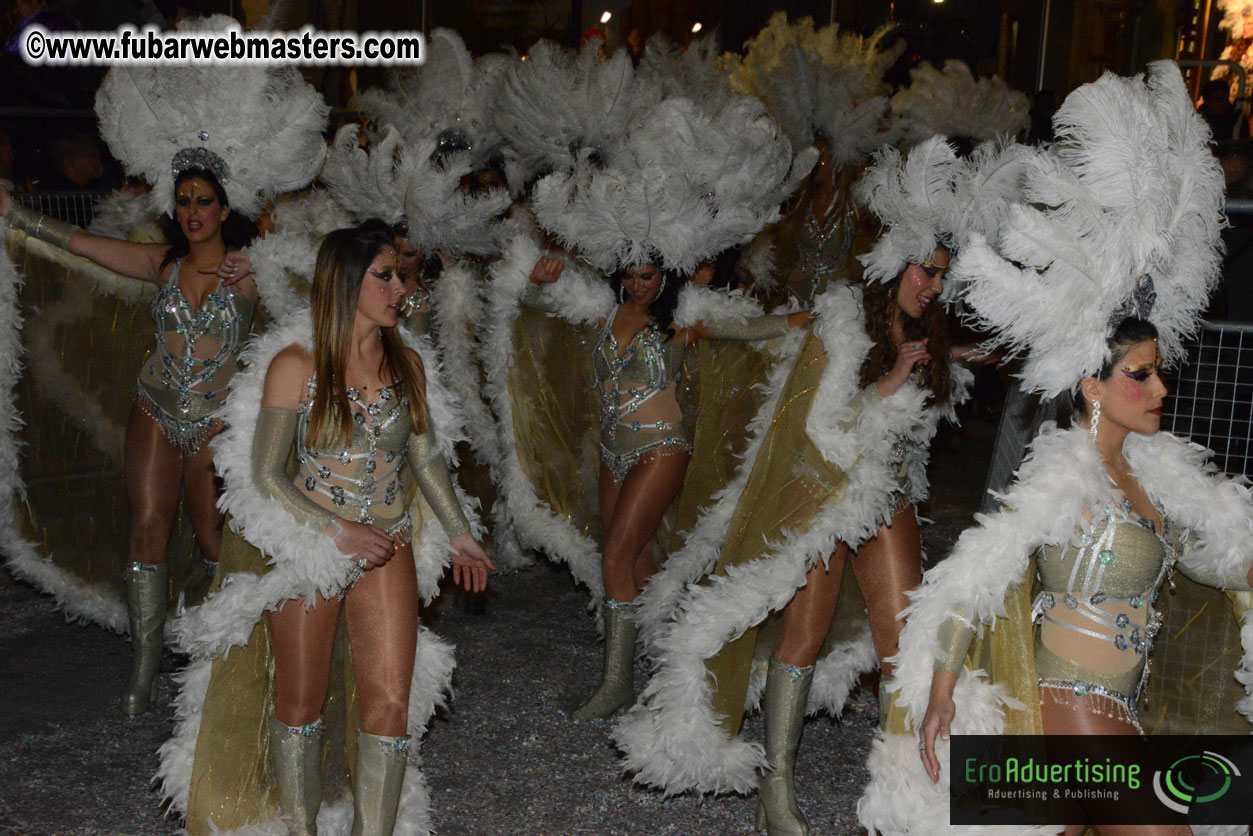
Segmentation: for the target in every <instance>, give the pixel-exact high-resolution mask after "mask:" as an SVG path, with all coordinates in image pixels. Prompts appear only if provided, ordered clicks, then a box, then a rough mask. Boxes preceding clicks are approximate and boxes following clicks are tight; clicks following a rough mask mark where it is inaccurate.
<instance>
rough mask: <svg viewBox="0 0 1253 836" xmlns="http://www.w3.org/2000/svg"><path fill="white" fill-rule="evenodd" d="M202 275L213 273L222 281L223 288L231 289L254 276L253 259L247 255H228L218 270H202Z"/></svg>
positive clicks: (241, 253)
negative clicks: (237, 283)
mask: <svg viewBox="0 0 1253 836" xmlns="http://www.w3.org/2000/svg"><path fill="white" fill-rule="evenodd" d="M200 272H201V273H213V274H216V275H217V277H218V278H220V279H221V280H222V287H230V286H231V285H233V284H235V283H236V282H239V281H243V280H244V279H246V278H248V277H249V276H251V275H252V273H253V270H252V259H251V258H249V257H248V254H247V253H243V252H233V253H227V254H226V258H224V259H222V263H221V264H219V265H218V268H217V269H216V270H201V271H200Z"/></svg>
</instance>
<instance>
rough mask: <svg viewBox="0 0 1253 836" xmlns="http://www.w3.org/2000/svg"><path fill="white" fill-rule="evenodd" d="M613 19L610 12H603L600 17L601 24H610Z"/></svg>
mask: <svg viewBox="0 0 1253 836" xmlns="http://www.w3.org/2000/svg"><path fill="white" fill-rule="evenodd" d="M612 17H613V12H610V11H605V12H601V15H600V22H601V23H608V22H609V19H610V18H612Z"/></svg>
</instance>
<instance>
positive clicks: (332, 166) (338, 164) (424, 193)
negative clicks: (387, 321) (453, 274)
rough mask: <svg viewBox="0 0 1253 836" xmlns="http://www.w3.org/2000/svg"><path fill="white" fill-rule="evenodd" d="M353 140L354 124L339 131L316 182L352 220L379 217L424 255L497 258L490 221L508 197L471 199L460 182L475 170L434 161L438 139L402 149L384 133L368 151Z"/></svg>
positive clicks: (455, 159) (448, 160)
mask: <svg viewBox="0 0 1253 836" xmlns="http://www.w3.org/2000/svg"><path fill="white" fill-rule="evenodd" d="M359 137H360V128H359V126H357V125H355V124H350V125H345V126H344V127H342V128H340V129H339V133H338V134H336V136H335V144H334V145H333V146H332V148H331V150H330V152H329V153H328V154H327V159H326V166H325V167H324V168H323V170H322V182H324V183H325V184H326V186H327V188H328V189H330V191H331V195H332V196H333V197H334V198H335V200H336V202H338V203H339V204H340V205H341V206H342V207H343V208H344V209H346V210H347V211H348V212H350V213H351V214H352V215H353V217H354V219H355V220H357V221H358V222H360V221H363V220H365V219H366V218H381V219H382V220H385V221H387V222H388V223H392V224H394V223H398V222H400V221H401V220H402V219H403V220H405V222H406V225H407V227H408V237H409V240H410V241H412V242H413V243H414V244H415V245H416V246H418V247H421V248H422V249H425V250H430V249H446V250H450V251H453V252H458V253H474V254H477V255H486V254H490V253H492V252H494V251H495V249H496V245H497V240H496V227H495V225H494V224H493V223H492V221H493V219H494V218H495V217H496V216H498V215H499V214H501V213H502V212H504V211H505V210H506V209H508V208H509V205H510V203H512V201H513V198H512V197H511V196H510V194H509V192H508V191H507V190H505V189H494V190H491V191H489V192H487V193H486V194H483V195H471V194H467V193H466V192H465V191H464V190H463V189H462V188H461V178H462V177H463V176H464V175H465V174H468V173H469V172H470V171H471V170H472V168H473V164H472V160H471V155H470V154H469V153H464V152H463V153H454V154H444V155H442V156H440V157H439V158H438V160H436V159H435V158H434V157H435V152H436V149H437V147H438V145H439V138H438V136H437V135H435V134H432V133H426V134H424V135H421V136H419V137H417V138H416V139H413V140H410V141H407V142H406V141H404V140H403V139H402V138H401V136H400V134H399V133H398V132H397V131H396V130H395V129H394V128H388V129H387V130H386V131H385V132H384V134H383V136H382V138H381V139H380V140H379V141H378V142H377V143H375V144H374V145H372V146H371V147H370V148H368V149H367V148H362V147H361V143H360V140H359Z"/></svg>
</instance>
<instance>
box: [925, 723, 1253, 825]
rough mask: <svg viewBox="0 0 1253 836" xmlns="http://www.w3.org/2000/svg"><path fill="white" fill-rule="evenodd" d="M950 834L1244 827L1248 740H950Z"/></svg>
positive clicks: (1251, 747)
mask: <svg viewBox="0 0 1253 836" xmlns="http://www.w3.org/2000/svg"><path fill="white" fill-rule="evenodd" d="M949 763H950V769H951V773H952V774H951V775H950V780H949V793H950V795H949V802H950V804H949V820H950V823H951V824H955V825H996V824H1000V825H1005V824H1008V825H1015V824H1083V823H1089V824H1098V825H1099V824H1124V825H1182V824H1248V823H1250V821H1253V782H1250V780H1249V779H1248V778H1246V777H1245V776H1246V775H1250V774H1253V739H1250V738H1249V737H1237V736H1232V737H1219V736H1211V737H1175V736H1162V737H1150V738H1146V737H1140V736H1138V735H1111V736H1106V735H1073V736H1071V735H1057V736H1038V735H1037V736H1029V735H1022V736H994V735H954V736H953V738H952V745H951V749H950V759H949Z"/></svg>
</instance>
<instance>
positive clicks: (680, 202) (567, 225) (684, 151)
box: [532, 96, 816, 273]
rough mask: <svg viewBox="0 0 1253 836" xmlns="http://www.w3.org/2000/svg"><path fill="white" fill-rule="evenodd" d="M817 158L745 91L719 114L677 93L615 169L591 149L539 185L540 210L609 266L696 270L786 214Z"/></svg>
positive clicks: (632, 139)
mask: <svg viewBox="0 0 1253 836" xmlns="http://www.w3.org/2000/svg"><path fill="white" fill-rule="evenodd" d="M815 157H816V152H815V151H814V150H813V149H812V148H810V149H806V150H805V151H804V152H802V153H801V154H797V155H793V153H792V147H791V144H790V143H789V142H788V140H787V138H786V137H785V136H784V135H783V133H782V131H781V130H780V129H779V127H778V125H777V124H776V123H775V122H774V120H772V119H771V118H770V117H769V115H767V113H766V109H765V106H764V105H763V104H762V103H761V102H759V101H757V100H756V99H751V98H748V97H746V96H735V97H733V98H731V99H728V100H727V101H726V102H724V103H722V104H721V105H720V106H719V107H718V109H717V110H716V111H715V112H709V111H706V110H704V109H702V108H701V107H700V106H698V105H697V104H696V103H695V102H692V101H690V100H688V99H667V100H665V101H662V102H660V103H658V104H657V105H656V106H655V107H654V108H653V110H652V111H651V112H650V113H649V114H648V115H647V117H646V118H645V120H644V121H643V123H642V125H641V127H639V128H638V129H637V130H635V131H632V132H631V133H630V135H629V137H628V140H627V145H626V147H625V148H623V149H622V150H621V151H620V152H619V153H618V154H616V155H615V156H614V158H613V159H612V160H611V161H610V164H609V165H608V166H606V167H605V168H603V169H600V168H598V167H597V166H595V165H593V164H592V163H591V162H590V161H589V160H588V155H587V154H586V153H585V154H584V155H583V157H582V159H581V160H580V161H579V164H578V166H577V167H576V168H575V169H574V170H573V171H569V172H557V173H554V174H551V175H549V176H548V177H545V178H544V179H542V180H541V181H540V182H539V183H537V184H536V186H535V193H534V196H533V198H532V208H533V211H534V214H535V218H536V220H538V221H539V223H540V225H541V226H543V227H544V228H545V229H547V230H549V231H550V232H553V233H555V234H556V235H557V236H558V237H559V238H560V239H561V240H562V241H563V242H564V243H565V244H566V245H567V246H573V247H576V248H577V249H578V250H579V251H580V252H581V253H582V254H583V255H584V257H586V258H587V259H588V260H589V261H591V262H592V264H594V265H595V266H596V267H597V268H598V269H600V270H602V271H605V272H611V271H613V270H615V269H617V268H618V267H627V266H640V265H643V264H647V263H659V264H660V265H661V266H664V267H666V268H669V269H673V270H677V271H679V272H682V273H690V272H691V271H692V270H693V269H694V268H695V267H696V266H697V265H698V264H699V263H700V262H702V261H705V260H707V259H709V258H711V257H712V256H714V255H716V254H717V253H719V252H721V251H722V250H724V249H726V248H727V247H731V246H734V245H737V244H744V243H747V242H748V241H749V240H750V239H751V238H752V237H753V236H754V235H756V234H757V233H758V232H759V231H760V230H761V229H762V227H764V226H765V225H766V224H767V223H770V222H772V221H774V220H776V219H777V218H778V217H779V204H780V203H782V202H783V200H785V199H786V198H787V196H788V195H789V194H790V193H791V192H792V191H793V190H794V189H795V188H796V185H797V183H799V181H800V180H801V179H802V178H803V177H804V176H805V175H806V174H808V173H809V169H810V168H811V167H812V166H813V163H814V158H815Z"/></svg>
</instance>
